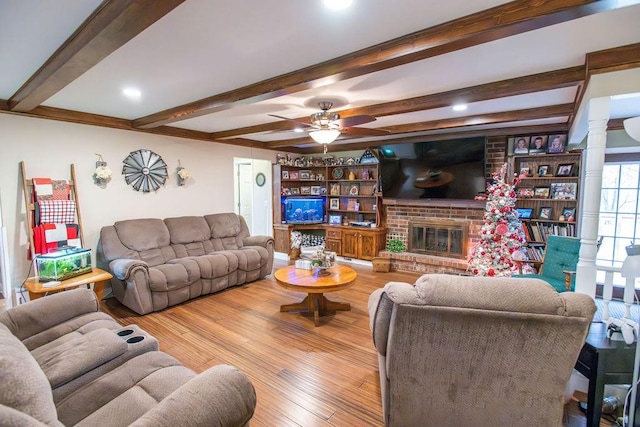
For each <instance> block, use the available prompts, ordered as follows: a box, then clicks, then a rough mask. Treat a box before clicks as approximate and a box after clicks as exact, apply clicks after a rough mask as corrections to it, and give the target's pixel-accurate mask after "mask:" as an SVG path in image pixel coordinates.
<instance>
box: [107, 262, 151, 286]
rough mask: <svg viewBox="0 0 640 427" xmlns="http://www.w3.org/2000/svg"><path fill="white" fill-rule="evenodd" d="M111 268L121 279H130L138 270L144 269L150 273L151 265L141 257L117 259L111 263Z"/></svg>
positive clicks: (146, 272)
mask: <svg viewBox="0 0 640 427" xmlns="http://www.w3.org/2000/svg"><path fill="white" fill-rule="evenodd" d="M109 269H110V270H111V272H112V273H113V275H114V276H116V278H118V279H120V280H125V281H126V280H128V279H129V278H130V277H131V276H132V275H133V274H134V273H135V272H136V271H137V270H139V269H142V270H144V272H145V274H146V275H148V274H149V265H148V264H147V263H146V262H144V261H140V260H139V259H116V260H114V261H111V262H110V263H109Z"/></svg>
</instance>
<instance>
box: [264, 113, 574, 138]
mask: <svg viewBox="0 0 640 427" xmlns="http://www.w3.org/2000/svg"><path fill="white" fill-rule="evenodd" d="M571 114H573V104H560V105H552V106H547V107H538V108H528V109H524V110H514V111H501V112H497V113H489V114H479V115H473V116H465V117H454V118H450V119H442V120H432V121H428V122H418V123H408V124H404V125H396V126H388V127H385V128H383V129H385V130H388V131H389V134H390V135H395V134H403V133H412V132H429V131H435V130H442V129H453V128H464V127H468V126H478V125H488V124H497V123H509V122H518V121H524V120H535V119H545V118H551V117H562V116H569V115H571ZM358 137H360V136H358ZM312 142H313V140H312V139H311V138H310V137H306V138H296V139H287V140H281V141H271V142H267V143H266V145H267V146H268V147H269V148H282V147H288V146H299V145H302V144H309V143H312Z"/></svg>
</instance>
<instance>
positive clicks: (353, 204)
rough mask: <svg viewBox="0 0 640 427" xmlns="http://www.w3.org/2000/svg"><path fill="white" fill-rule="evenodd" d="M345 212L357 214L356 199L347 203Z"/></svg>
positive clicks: (358, 207)
mask: <svg viewBox="0 0 640 427" xmlns="http://www.w3.org/2000/svg"><path fill="white" fill-rule="evenodd" d="M347 210H348V211H352V212H358V211H359V210H360V203H358V199H349V200H348V201H347Z"/></svg>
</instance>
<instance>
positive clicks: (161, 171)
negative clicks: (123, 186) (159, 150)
mask: <svg viewBox="0 0 640 427" xmlns="http://www.w3.org/2000/svg"><path fill="white" fill-rule="evenodd" d="M122 163H124V166H122V174H123V175H124V179H125V181H126V182H127V184H128V185H131V186H132V187H133V189H134V190H136V191H143V192H145V193H148V192H150V191H151V190H153V191H156V190H158V189H159V188H160V186H161V185H164V183H165V181H166V180H167V176H168V174H167V164H166V163H165V162H164V160H162V157H160V156H159V155H158V154H156V153H154V152H153V151H151V150H138V151H132V152H131V153H129V155H128V156H127V158H126V159H124V160H123V161H122Z"/></svg>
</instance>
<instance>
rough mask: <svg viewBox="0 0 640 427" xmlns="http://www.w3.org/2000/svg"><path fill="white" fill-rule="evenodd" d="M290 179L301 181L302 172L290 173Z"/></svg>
mask: <svg viewBox="0 0 640 427" xmlns="http://www.w3.org/2000/svg"><path fill="white" fill-rule="evenodd" d="M289 179H300V172H298V171H291V172H289Z"/></svg>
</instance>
